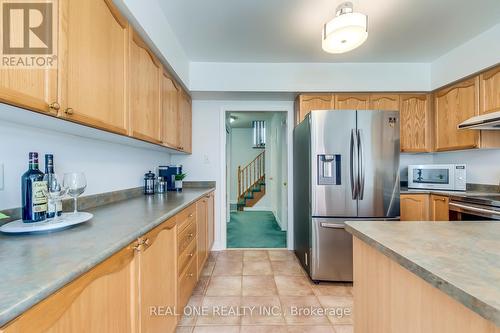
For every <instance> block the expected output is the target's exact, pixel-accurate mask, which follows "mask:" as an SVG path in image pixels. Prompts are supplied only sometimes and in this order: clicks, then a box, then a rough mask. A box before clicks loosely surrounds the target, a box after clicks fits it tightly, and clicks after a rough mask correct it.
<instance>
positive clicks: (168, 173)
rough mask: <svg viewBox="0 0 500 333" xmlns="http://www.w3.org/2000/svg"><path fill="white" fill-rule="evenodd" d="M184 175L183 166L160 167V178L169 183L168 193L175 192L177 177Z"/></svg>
mask: <svg viewBox="0 0 500 333" xmlns="http://www.w3.org/2000/svg"><path fill="white" fill-rule="evenodd" d="M181 173H182V165H180V164H176V165H168V166H167V165H160V166H159V167H158V176H159V177H163V179H165V180H166V181H167V191H175V190H176V189H175V176H176V175H180V174H181Z"/></svg>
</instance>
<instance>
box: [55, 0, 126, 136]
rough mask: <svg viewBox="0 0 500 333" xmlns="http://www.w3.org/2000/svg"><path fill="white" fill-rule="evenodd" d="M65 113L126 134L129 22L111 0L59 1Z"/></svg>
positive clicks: (62, 88)
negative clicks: (61, 18)
mask: <svg viewBox="0 0 500 333" xmlns="http://www.w3.org/2000/svg"><path fill="white" fill-rule="evenodd" d="M59 5H60V10H61V12H62V17H65V18H67V19H65V20H62V21H61V23H60V31H61V34H60V43H61V45H63V47H62V48H61V49H62V50H63V51H62V52H63V54H62V57H61V58H60V60H61V61H60V65H61V76H60V77H61V80H60V83H61V111H60V113H59V114H60V116H61V117H63V118H65V119H68V120H71V121H75V122H79V123H82V124H85V125H88V126H92V127H97V128H101V129H105V130H107V131H111V132H115V133H120V134H127V124H128V119H127V118H128V116H127V97H126V96H127V73H126V72H127V71H126V68H127V63H128V23H127V20H126V19H125V18H124V17H123V16H122V15H121V14H120V13H119V11H118V10H117V9H116V8H115V6H114V5H113V3H112V1H111V0H86V1H78V0H70V1H60V2H59Z"/></svg>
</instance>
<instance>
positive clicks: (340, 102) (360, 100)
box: [335, 94, 370, 110]
mask: <svg viewBox="0 0 500 333" xmlns="http://www.w3.org/2000/svg"><path fill="white" fill-rule="evenodd" d="M369 104H370V95H369V94H336V95H335V109H336V110H368V109H369Z"/></svg>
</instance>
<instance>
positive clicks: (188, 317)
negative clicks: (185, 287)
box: [177, 296, 203, 326]
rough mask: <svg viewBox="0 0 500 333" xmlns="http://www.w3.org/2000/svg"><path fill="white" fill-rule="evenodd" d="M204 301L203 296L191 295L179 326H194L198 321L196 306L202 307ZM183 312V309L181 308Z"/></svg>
mask: <svg viewBox="0 0 500 333" xmlns="http://www.w3.org/2000/svg"><path fill="white" fill-rule="evenodd" d="M202 302H203V296H191V298H190V299H189V302H188V304H187V307H186V308H185V309H184V311H183V314H185V315H183V316H182V318H181V320H180V321H179V323H178V324H177V325H178V326H194V325H195V323H196V311H195V310H194V309H195V308H200V307H201V304H202ZM179 311H181V312H182V310H179Z"/></svg>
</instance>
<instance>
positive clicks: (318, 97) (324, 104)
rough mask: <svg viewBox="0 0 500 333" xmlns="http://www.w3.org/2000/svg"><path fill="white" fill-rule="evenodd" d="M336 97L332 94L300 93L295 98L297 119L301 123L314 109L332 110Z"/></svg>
mask: <svg viewBox="0 0 500 333" xmlns="http://www.w3.org/2000/svg"><path fill="white" fill-rule="evenodd" d="M334 108H335V99H334V96H333V95H332V94H300V95H299V96H297V99H296V100H295V120H296V123H297V124H299V123H300V122H301V121H302V120H304V118H305V117H306V115H307V114H308V113H309V112H311V111H312V110H332V109H334Z"/></svg>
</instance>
